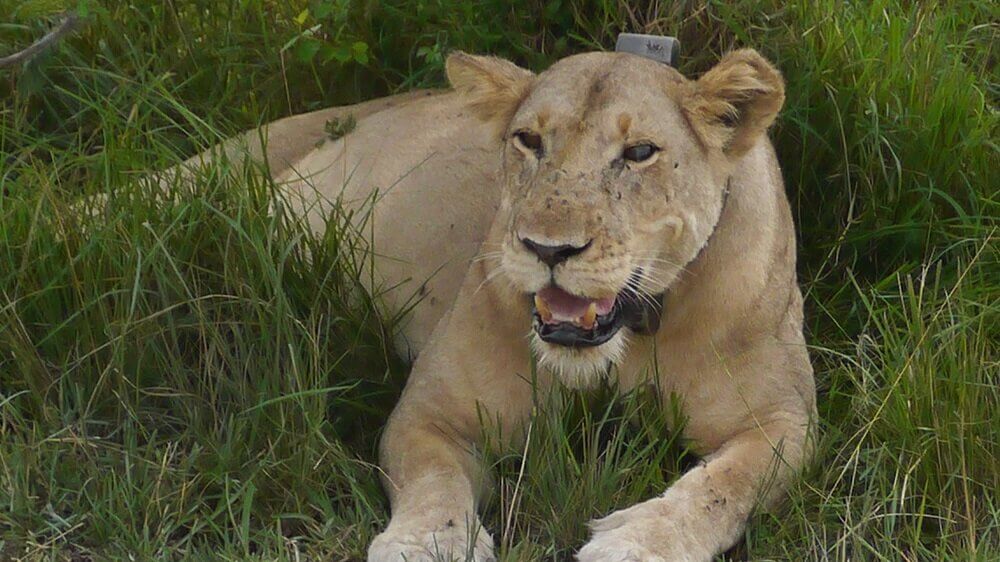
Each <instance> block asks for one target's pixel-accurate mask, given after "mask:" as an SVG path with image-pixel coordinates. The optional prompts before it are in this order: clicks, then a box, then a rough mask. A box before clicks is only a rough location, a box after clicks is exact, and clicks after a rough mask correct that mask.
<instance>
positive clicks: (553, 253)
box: [521, 238, 593, 267]
mask: <svg viewBox="0 0 1000 562" xmlns="http://www.w3.org/2000/svg"><path fill="white" fill-rule="evenodd" d="M591 242H593V240H590V241H588V242H587V243H586V244H584V245H583V246H573V245H571V244H560V245H558V246H546V245H545V244H539V243H538V242H535V241H534V240H531V239H530V238H522V239H521V243H522V244H524V246H525V247H526V248H528V250H530V251H531V253H533V254H535V255H536V256H538V259H540V260H541V261H542V263H544V264H545V265H547V266H549V267H555V266H557V265H559V264H560V263H562V262H564V261H566V260H568V259H569V258H571V257H573V256H575V255H577V254H579V253H581V252H583V251H584V250H586V249H587V248H589V247H590V243H591Z"/></svg>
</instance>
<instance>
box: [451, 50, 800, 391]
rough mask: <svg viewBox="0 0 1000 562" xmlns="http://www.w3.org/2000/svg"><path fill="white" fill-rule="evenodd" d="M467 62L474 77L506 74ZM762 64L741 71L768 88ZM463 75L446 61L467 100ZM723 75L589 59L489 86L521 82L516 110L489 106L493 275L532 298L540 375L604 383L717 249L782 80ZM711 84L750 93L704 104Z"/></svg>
mask: <svg viewBox="0 0 1000 562" xmlns="http://www.w3.org/2000/svg"><path fill="white" fill-rule="evenodd" d="M737 54H740V53H737ZM743 54H744V56H749V55H746V52H743ZM753 54H754V55H756V53H753ZM459 56H460V57H464V58H465V59H470V60H465V61H464V62H466V63H469V64H472V63H476V64H478V65H483V64H498V65H500V64H504V63H502V62H500V61H497V60H496V59H482V58H479V57H468V55H459ZM751 59H752V57H751ZM757 59H759V61H762V60H763V59H760V57H759V55H756V59H752V60H750V61H749V62H748V61H742V67H740V68H738V69H739V70H742V71H743V74H746V73H747V72H750V73H754V74H757V75H759V74H760V70H761V69H758V68H755V67H754V65H753V64H752V63H758V62H759V61H758V60H757ZM723 62H725V61H723ZM457 63H458V61H455V62H454V63H453V61H452V60H450V61H449V77H450V78H452V82H453V84H455V85H456V88H461V85H462V79H463V78H465V77H466V76H462V75H461V71H456V69H455V64H457ZM763 64H764V65H766V63H763ZM510 66H511V67H512V66H513V65H510ZM722 66H723V63H720V65H719V67H716V69H714V70H713V71H710V73H708V74H706V76H705V77H704V78H702V80H701V81H698V82H690V81H688V80H686V79H685V78H684V77H683V76H681V75H680V74H679V73H678V72H677V71H676V70H674V69H672V68H670V67H667V66H665V65H662V64H660V63H657V62H654V61H650V60H647V59H643V58H640V57H637V56H633V55H622V54H615V53H589V54H585V55H578V56H574V57H570V58H567V59H563V60H562V61H560V62H558V63H556V64H555V65H553V66H552V67H551V68H549V69H548V70H547V71H545V72H544V73H542V74H540V75H539V76H537V77H532V76H531V75H530V74H529V75H527V76H521V77H517V76H516V75H517V71H516V70H514V69H516V67H513V69H512V68H510V67H504V71H505V72H506V73H507V74H506V75H501V77H500V79H498V78H497V74H495V73H494V74H493V75H491V76H490V78H489V80H490V81H492V82H493V84H490V85H495V83H496V82H497V81H498V80H499V81H501V82H502V81H503V78H507V77H510V79H511V81H510V82H509V83H507V84H506V85H505V86H503V89H504V91H503V92H501V93H504V94H507V95H508V97H509V98H510V99H507V98H503V97H502V96H500V97H497V96H494V98H493V100H492V102H493V106H492V107H490V106H489V105H487V104H484V105H483V106H482V107H480V110H481V111H484V112H486V114H487V116H488V117H490V118H493V119H498V120H500V121H502V122H504V123H505V124H506V126H505V127H504V129H503V131H504V134H503V142H504V145H503V163H502V177H503V181H504V186H503V188H504V195H503V202H502V207H501V214H500V217H501V220H505V221H506V224H505V229H504V231H503V239H502V241H500V248H499V251H500V260H499V265H498V268H497V271H496V274H497V275H501V276H503V278H504V280H505V281H506V282H507V283H509V284H510V286H511V287H513V288H514V289H515V290H516V291H517V292H519V293H522V294H523V295H524V296H525V298H526V299H530V301H531V303H532V306H533V307H534V308H533V312H534V313H533V318H531V319H525V320H526V324H525V327H526V329H527V328H529V326H530V329H531V338H532V342H533V348H534V349H535V352H536V355H537V356H538V359H539V361H540V363H541V364H543V365H547V366H549V367H550V368H553V369H554V370H556V371H558V372H560V373H561V374H563V375H564V376H565V377H567V378H570V379H579V378H581V377H584V378H589V377H588V375H591V374H593V373H597V372H602V371H604V370H605V369H606V368H607V366H608V364H609V363H614V362H615V361H616V360H617V359H618V358H619V357H621V355H622V353H623V352H624V350H625V348H626V346H627V341H628V338H629V336H630V335H632V334H633V333H634V332H635V331H640V332H642V331H643V330H644V329H647V330H648V328H649V326H648V325H645V324H644V323H643V322H642V320H643V317H644V316H647V315H648V312H649V311H652V310H656V309H658V306H659V300H660V298H661V295H662V293H664V291H666V290H668V289H669V288H670V286H671V285H672V284H673V283H674V282H675V281H676V280H677V279H678V278H679V277H680V276H681V275H683V272H684V268H685V266H686V265H687V264H689V263H691V262H692V260H694V259H695V258H696V257H697V255H698V253H699V252H700V251H701V249H702V248H703V247H704V246H705V245H706V244H707V243H708V241H709V239H710V237H711V235H712V233H713V231H714V229H715V227H716V225H717V223H718V221H719V217H720V215H721V212H722V207H723V204H724V201H725V193H726V189H727V178H728V176H729V171H730V169H731V166H732V162H733V161H734V159H735V156H737V155H738V154H740V153H742V152H743V151H745V150H746V149H747V148H748V147H749V146H751V145H752V144H753V141H754V140H755V137H756V136H759V135H760V133H761V132H762V131H763V130H764V129H765V128H766V126H767V124H769V123H770V120H771V119H773V115H774V112H776V111H777V107H778V106H780V100H781V85H780V77H779V76H778V75H777V73H776V72H775V71H773V69H771V68H770V67H769V66H765V67H764V68H763V70H769V71H770V72H771V73H772V74H773V76H774V77H775V78H776V80H777V85H776V86H775V85H774V84H773V83H772V84H768V83H766V82H764V81H762V80H757V81H748V80H747V79H746V76H735V77H734V76H731V75H732V74H734V72H733V70H732V69H726V68H723V69H722V70H718V69H719V68H720V67H722ZM518 70H519V69H518ZM522 72H523V71H522ZM712 72H727V73H728V74H730V76H726V77H718V78H720V79H721V78H728V79H729V80H728V82H729V84H730V85H733V84H735V85H737V86H750V88H749V90H751V91H748V90H747V88H742V90H741V91H739V92H736V93H735V94H734V93H733V92H728V93H727V94H726V95H727V96H728V97H726V98H724V99H721V100H720V99H716V98H713V97H711V96H707V95H706V94H710V93H715V94H716V95H718V93H717V92H715V91H713V92H706V91H705V88H704V87H702V88H699V85H702V86H707V85H708V84H707V83H706V84H702V81H704V80H706V78H708V79H710V80H711V79H712V78H713V77H712V76H711V74H712ZM479 79H480V80H481V79H482V77H479ZM456 82H457V84H456ZM476 86H478V87H480V88H482V87H483V83H482V82H481V81H480V82H478V83H477V84H476ZM712 86H713V88H714V89H715V90H717V89H718V88H719V86H718V85H717V84H712ZM765 90H767V91H769V92H770V93H771V94H772V96H771V97H772V98H773V97H777V104H776V105H775V104H774V103H772V104H771V105H772V106H774V107H773V111H771V112H770V116H769V117H768V118H767V121H766V123H764V124H763V125H762V124H761V123H759V122H755V123H752V125H753V126H752V127H750V126H749V125H751V123H750V121H751V117H758V116H757V115H754V114H753V112H754V110H756V109H759V108H757V107H754V106H753V105H752V102H754V101H755V100H754V99H753V98H754V92H763V91H765ZM475 93H476V92H475V91H474V90H470V94H471V95H474V94H475ZM734 96H735V97H734ZM771 101H772V102H773V101H774V100H773V99H772V100H771ZM504 103H507V104H510V107H509V108H508V109H506V110H504V109H502V108H503V106H504ZM720 103H722V105H719V104H720ZM713 104H715V105H714V106H713ZM748 104H749V105H748ZM713 111H714V112H715V113H714V114H713V113H712V112H713ZM741 127H742V128H743V129H753V130H741ZM747 134H751V135H753V136H754V138H749V139H748V138H745V135H747ZM644 311H645V313H644ZM647 320H648V318H647Z"/></svg>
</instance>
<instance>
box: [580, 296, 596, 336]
mask: <svg viewBox="0 0 1000 562" xmlns="http://www.w3.org/2000/svg"><path fill="white" fill-rule="evenodd" d="M596 321H597V303H596V302H593V301H591V303H590V306H588V307H587V312H585V313H584V314H583V317H581V318H580V325H581V326H583V327H584V328H587V329H588V330H589V329H590V328H593V327H594V322H596Z"/></svg>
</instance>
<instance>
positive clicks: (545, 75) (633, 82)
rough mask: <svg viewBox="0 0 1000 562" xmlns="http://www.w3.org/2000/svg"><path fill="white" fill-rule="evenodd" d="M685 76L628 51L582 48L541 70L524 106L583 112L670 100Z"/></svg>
mask: <svg viewBox="0 0 1000 562" xmlns="http://www.w3.org/2000/svg"><path fill="white" fill-rule="evenodd" d="M685 82H686V80H685V79H684V77H683V76H682V75H681V74H680V73H679V72H677V70H675V69H673V68H671V67H669V66H666V65H663V64H661V63H657V62H654V61H650V60H648V59H644V58H642V57H638V56H635V55H631V54H627V53H584V54H580V55H576V56H572V57H568V58H565V59H562V60H561V61H559V62H557V63H556V64H554V65H552V66H551V67H550V68H549V69H547V70H546V71H544V72H542V73H541V74H540V75H539V76H538V78H537V80H536V81H535V85H534V87H533V88H532V90H531V92H530V93H529V95H528V97H527V98H526V99H525V100H524V103H523V104H522V110H523V111H529V112H530V111H539V110H541V109H544V108H546V107H548V108H549V110H550V111H551V112H552V113H554V114H557V115H558V114H562V115H567V116H580V115H583V114H586V113H587V112H588V111H591V110H595V109H603V108H607V107H612V106H623V107H624V106H629V105H632V106H634V105H635V104H636V103H638V102H650V101H656V102H660V103H663V102H665V101H666V102H669V101H671V100H670V98H671V97H672V96H671V94H673V93H675V92H676V91H678V90H680V89H682V88H683V87H684V86H685Z"/></svg>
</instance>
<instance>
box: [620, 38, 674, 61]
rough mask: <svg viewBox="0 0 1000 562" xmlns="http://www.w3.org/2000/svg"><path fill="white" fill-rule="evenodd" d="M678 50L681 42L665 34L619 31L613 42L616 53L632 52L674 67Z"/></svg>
mask: <svg viewBox="0 0 1000 562" xmlns="http://www.w3.org/2000/svg"><path fill="white" fill-rule="evenodd" d="M680 50H681V42H680V41H678V40H677V38H676V37H670V36H667V35H643V34H641V33H619V34H618V41H617V42H616V43H615V52H616V53H632V54H633V55H639V56H640V57H645V58H647V59H653V60H655V61H657V62H662V63H663V64H665V65H667V66H674V67H676V66H677V55H678V53H680Z"/></svg>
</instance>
